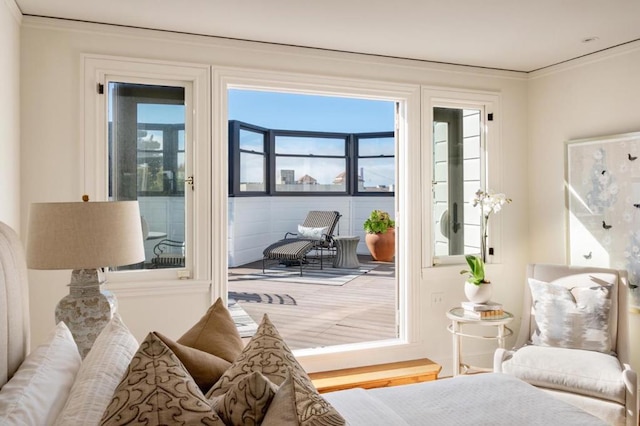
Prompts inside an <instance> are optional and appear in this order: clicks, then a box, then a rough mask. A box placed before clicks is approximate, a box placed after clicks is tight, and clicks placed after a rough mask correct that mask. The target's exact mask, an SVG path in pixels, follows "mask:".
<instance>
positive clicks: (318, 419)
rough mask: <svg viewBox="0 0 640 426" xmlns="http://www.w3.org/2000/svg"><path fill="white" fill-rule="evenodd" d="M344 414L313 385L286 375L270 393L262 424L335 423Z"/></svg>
mask: <svg viewBox="0 0 640 426" xmlns="http://www.w3.org/2000/svg"><path fill="white" fill-rule="evenodd" d="M344 424H346V422H345V420H344V418H343V417H342V416H341V415H340V413H338V412H337V411H336V409H335V408H333V407H332V406H331V404H329V403H328V402H327V401H326V400H325V399H324V398H322V396H320V394H319V393H318V392H317V391H316V389H315V388H313V387H309V385H308V384H307V383H305V382H303V381H301V380H300V379H299V378H298V377H296V376H295V375H289V376H288V377H287V378H286V380H285V381H284V382H283V383H282V385H281V386H280V389H278V392H277V393H276V395H275V396H274V397H273V401H271V405H270V406H269V410H268V411H267V414H266V416H265V417H264V421H263V422H262V426H289V425H291V426H322V425H327V426H334V425H344Z"/></svg>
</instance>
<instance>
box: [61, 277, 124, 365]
mask: <svg viewBox="0 0 640 426" xmlns="http://www.w3.org/2000/svg"><path fill="white" fill-rule="evenodd" d="M104 282H105V279H104V273H103V272H102V271H99V270H97V269H75V270H74V271H73V272H72V273H71V283H70V284H69V294H68V295H66V296H65V297H64V298H62V300H60V302H58V305H57V306H56V324H57V323H58V322H60V321H64V323H65V324H66V325H67V327H69V330H70V331H71V334H72V335H73V338H74V340H75V341H76V344H77V345H78V350H79V351H80V356H81V357H82V358H83V359H84V357H85V356H86V355H87V353H89V350H90V349H91V346H92V345H93V342H94V341H95V340H96V338H97V337H98V335H99V334H100V332H101V331H102V329H103V328H104V326H105V325H107V323H108V322H109V321H110V320H111V318H112V317H113V314H114V313H115V312H116V311H117V309H118V301H117V299H116V297H115V296H114V295H113V294H112V293H111V292H110V291H107V290H103V291H100V285H101V284H103V283H104Z"/></svg>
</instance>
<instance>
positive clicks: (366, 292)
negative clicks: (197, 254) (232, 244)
mask: <svg viewBox="0 0 640 426" xmlns="http://www.w3.org/2000/svg"><path fill="white" fill-rule="evenodd" d="M358 258H359V260H360V263H361V265H362V266H363V267H364V268H371V267H373V269H371V270H370V271H369V272H367V273H365V274H363V275H360V276H357V277H356V278H353V279H352V280H350V281H348V282H346V283H344V284H342V285H325V284H316V283H310V282H303V281H304V279H305V278H307V279H310V278H309V277H310V276H311V275H314V274H315V273H320V274H322V273H323V272H322V271H319V267H318V266H317V265H309V266H305V268H304V270H303V276H302V279H301V280H299V282H296V280H297V278H296V277H295V276H297V274H293V275H294V276H292V277H291V278H289V279H290V280H291V282H281V281H274V280H273V275H271V278H269V277H265V276H263V275H261V274H262V262H261V261H258V262H254V263H251V264H247V265H243V266H241V267H237V268H230V269H229V292H230V294H231V295H233V296H234V298H235V300H236V301H237V302H238V303H239V304H240V306H241V307H242V308H243V309H244V310H245V311H246V312H247V313H248V314H249V315H250V316H251V318H253V320H254V321H255V322H256V323H260V320H261V318H262V316H263V314H265V313H266V314H268V315H269V318H270V319H271V321H272V322H273V323H274V324H275V326H276V327H277V328H278V331H279V333H280V334H281V335H282V337H283V338H284V339H285V341H286V342H287V344H288V345H289V347H290V348H291V349H304V348H317V347H323V346H333V345H341V344H347V343H358V342H365V341H375V340H384V339H390V338H394V337H396V333H397V331H396V310H395V305H396V279H395V264H394V263H388V262H376V261H372V260H371V258H370V257H369V256H358ZM324 268H326V269H329V270H330V269H331V268H332V266H331V265H330V264H329V265H328V266H327V265H326V264H325V265H324ZM364 268H363V269H364ZM287 269H290V270H293V271H296V272H297V271H298V268H297V267H290V268H287ZM329 272H334V271H326V273H327V279H328V280H331V279H333V278H332V277H331V274H330V273H329ZM318 279H319V280H320V281H321V280H322V277H320V278H318ZM230 297H232V296H230Z"/></svg>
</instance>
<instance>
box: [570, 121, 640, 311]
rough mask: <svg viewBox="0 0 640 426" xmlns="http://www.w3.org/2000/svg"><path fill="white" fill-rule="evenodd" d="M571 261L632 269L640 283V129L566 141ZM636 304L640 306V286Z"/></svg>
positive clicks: (633, 300) (632, 279)
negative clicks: (639, 130)
mask: <svg viewBox="0 0 640 426" xmlns="http://www.w3.org/2000/svg"><path fill="white" fill-rule="evenodd" d="M565 166H566V167H565V171H566V201H567V212H568V214H567V221H568V226H567V229H568V233H569V235H568V238H567V241H568V251H569V253H568V258H569V263H570V264H571V265H582V266H600V267H608V268H616V269H626V270H627V272H628V274H629V282H630V284H631V287H635V286H637V285H640V132H635V133H626V134H620V135H613V136H605V137H600V138H590V139H579V140H571V141H568V142H567V144H566V164H565ZM630 302H631V303H630V304H631V309H632V310H633V311H636V312H638V311H640V289H639V288H632V290H631V297H630Z"/></svg>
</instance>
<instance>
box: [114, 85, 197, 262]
mask: <svg viewBox="0 0 640 426" xmlns="http://www.w3.org/2000/svg"><path fill="white" fill-rule="evenodd" d="M107 102H108V114H109V117H110V120H109V127H108V128H109V134H108V144H109V159H110V161H109V199H110V200H114V201H123V200H138V203H139V205H140V214H141V223H142V224H143V225H142V229H143V237H144V238H145V242H144V243H145V255H146V256H145V261H144V262H142V263H141V264H140V265H134V266H133V267H129V268H143V269H146V268H154V269H157V268H165V267H168V268H181V267H184V266H185V261H186V259H185V241H186V238H185V237H186V233H185V200H184V193H185V190H184V185H185V183H184V181H185V146H184V129H185V121H186V120H185V107H184V104H185V89H184V87H171V86H157V85H148V84H132V83H128V82H121V81H111V82H109V83H108V101H107ZM165 240H170V241H171V242H170V243H167V242H166V241H165Z"/></svg>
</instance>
